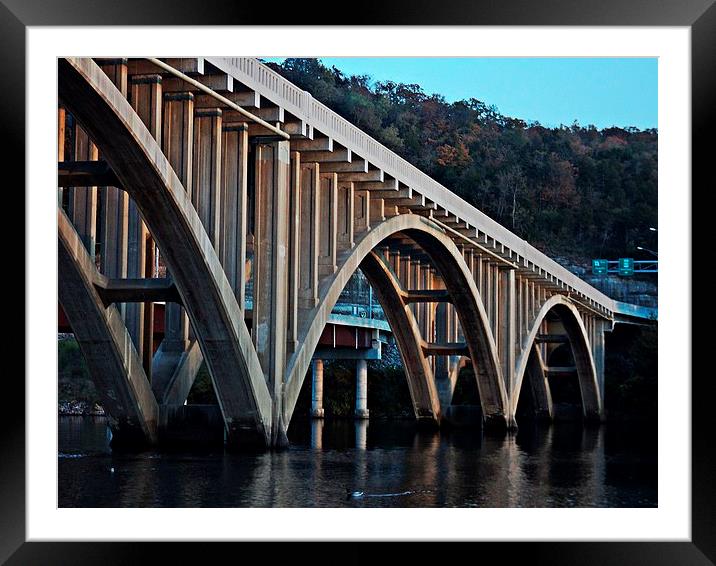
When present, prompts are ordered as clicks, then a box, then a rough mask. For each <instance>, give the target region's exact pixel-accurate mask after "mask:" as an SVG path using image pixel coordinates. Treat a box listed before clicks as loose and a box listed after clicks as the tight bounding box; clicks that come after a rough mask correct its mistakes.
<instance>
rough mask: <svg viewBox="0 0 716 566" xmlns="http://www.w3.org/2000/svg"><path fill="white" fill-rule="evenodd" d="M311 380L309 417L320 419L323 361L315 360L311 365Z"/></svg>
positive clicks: (321, 412)
mask: <svg viewBox="0 0 716 566" xmlns="http://www.w3.org/2000/svg"><path fill="white" fill-rule="evenodd" d="M311 367H312V369H313V372H312V373H313V379H312V382H311V416H312V417H313V418H314V419H322V418H323V415H324V412H323V360H321V359H319V358H316V359H314V360H313V363H312V364H311Z"/></svg>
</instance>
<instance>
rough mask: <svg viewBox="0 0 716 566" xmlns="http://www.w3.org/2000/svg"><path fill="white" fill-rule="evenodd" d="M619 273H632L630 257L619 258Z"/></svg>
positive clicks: (632, 265)
mask: <svg viewBox="0 0 716 566" xmlns="http://www.w3.org/2000/svg"><path fill="white" fill-rule="evenodd" d="M619 275H634V260H633V259H632V258H630V257H620V258H619Z"/></svg>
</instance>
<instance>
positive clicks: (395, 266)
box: [389, 249, 400, 281]
mask: <svg viewBox="0 0 716 566" xmlns="http://www.w3.org/2000/svg"><path fill="white" fill-rule="evenodd" d="M389 254H390V268H391V270H392V271H393V275H395V278H396V279H397V280H398V281H400V250H397V249H392V250H390V252H389Z"/></svg>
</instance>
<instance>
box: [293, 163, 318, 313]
mask: <svg viewBox="0 0 716 566" xmlns="http://www.w3.org/2000/svg"><path fill="white" fill-rule="evenodd" d="M319 174H320V173H319V165H318V163H302V164H301V183H300V189H301V196H300V203H299V209H300V210H299V214H300V219H299V222H298V226H299V231H300V232H299V236H300V238H301V243H300V247H301V253H300V255H299V291H298V296H299V307H300V308H304V309H312V308H314V307H315V306H317V305H318V256H319V238H320V229H321V222H322V221H323V218H322V216H321V208H320V199H319V196H320V195H319V193H320V179H319ZM323 229H324V230H325V227H323Z"/></svg>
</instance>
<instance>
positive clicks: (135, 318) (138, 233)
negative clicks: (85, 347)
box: [125, 75, 162, 379]
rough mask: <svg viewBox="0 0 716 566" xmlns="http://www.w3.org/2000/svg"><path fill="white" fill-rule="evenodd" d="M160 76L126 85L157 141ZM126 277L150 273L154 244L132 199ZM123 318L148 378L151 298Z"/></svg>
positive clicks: (131, 307)
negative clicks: (137, 345)
mask: <svg viewBox="0 0 716 566" xmlns="http://www.w3.org/2000/svg"><path fill="white" fill-rule="evenodd" d="M161 81H162V78H161V76H160V75H141V76H133V77H132V80H131V85H130V86H131V88H130V102H131V104H132V108H134V110H135V111H136V112H137V115H138V116H139V118H140V119H141V120H142V122H143V123H144V125H145V126H146V127H147V129H148V130H149V132H150V133H151V134H152V136H153V137H154V139H156V140H157V142H159V143H161V138H162V84H161ZM126 245H127V253H126V262H127V272H126V273H127V277H137V278H142V277H152V276H153V274H154V268H153V267H154V265H155V263H156V262H155V259H156V258H154V251H155V245H154V241H153V240H152V237H151V235H150V234H149V231H148V230H147V227H146V226H145V224H144V222H143V221H142V218H141V216H140V214H139V209H137V206H136V204H135V203H134V201H132V200H129V203H128V205H127V244H126ZM125 320H126V322H127V328H128V329H129V331H130V335H131V336H132V339H133V340H134V342H135V344H139V343H141V346H140V347H139V348H138V349H137V351H138V352H141V356H142V363H143V365H144V371H145V372H146V373H147V376H149V377H150V379H151V371H152V357H153V354H154V310H153V305H152V303H151V302H148V303H131V304H127V306H126V314H125Z"/></svg>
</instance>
